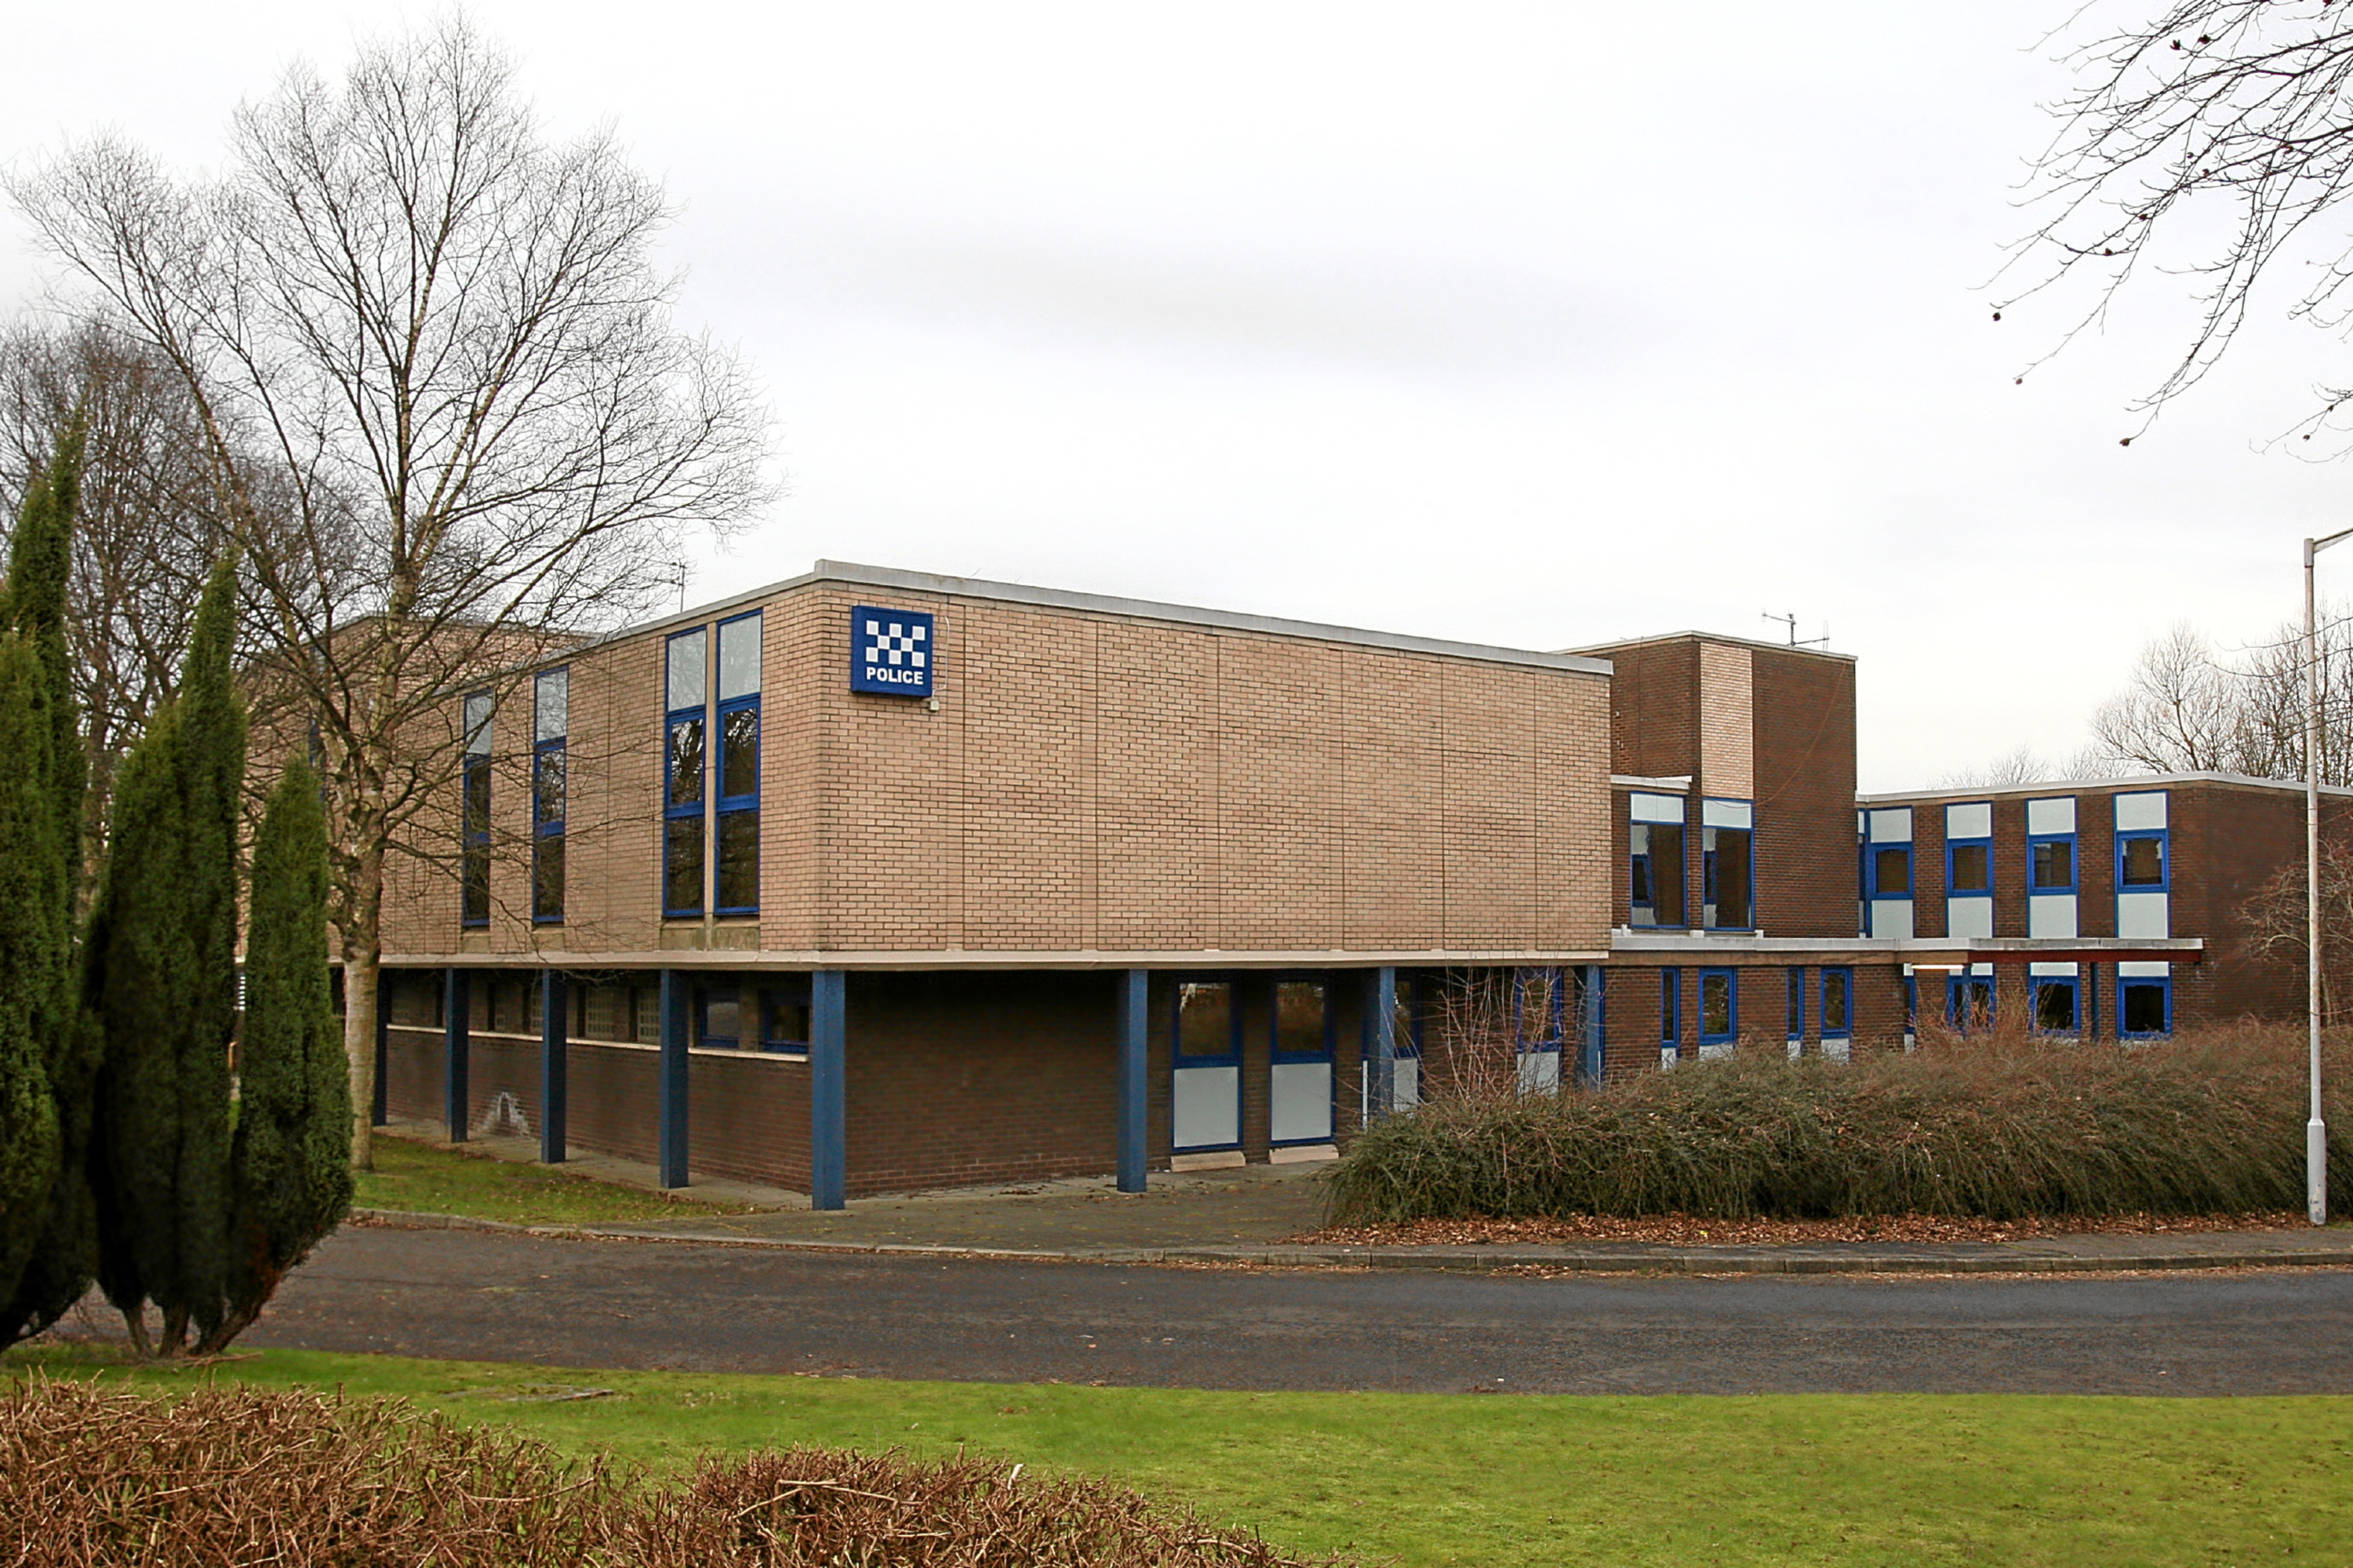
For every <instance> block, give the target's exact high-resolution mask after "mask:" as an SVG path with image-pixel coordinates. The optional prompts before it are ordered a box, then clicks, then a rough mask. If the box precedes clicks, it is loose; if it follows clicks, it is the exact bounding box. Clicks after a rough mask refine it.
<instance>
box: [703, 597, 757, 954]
mask: <svg viewBox="0 0 2353 1568" xmlns="http://www.w3.org/2000/svg"><path fill="white" fill-rule="evenodd" d="M718 763H719V787H718V789H717V790H716V791H715V793H716V794H717V795H718V797H719V822H718V836H719V864H718V869H717V875H716V878H715V882H714V885H715V888H716V895H715V898H714V906H715V907H716V909H717V910H718V912H719V913H720V914H722V915H754V914H757V913H758V912H759V908H760V612H759V611H758V610H756V609H755V610H754V611H752V612H751V613H750V614H748V615H739V616H735V617H734V618H733V619H732V620H723V621H721V622H720V623H719V747H718Z"/></svg>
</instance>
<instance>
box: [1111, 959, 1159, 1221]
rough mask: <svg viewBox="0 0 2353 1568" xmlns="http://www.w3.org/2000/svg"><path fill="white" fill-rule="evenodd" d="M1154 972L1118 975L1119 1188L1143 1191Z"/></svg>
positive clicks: (1123, 1190) (1140, 970)
mask: <svg viewBox="0 0 2353 1568" xmlns="http://www.w3.org/2000/svg"><path fill="white" fill-rule="evenodd" d="M1151 978H1152V977H1151V974H1150V972H1149V971H1148V970H1145V969H1129V970H1127V971H1125V972H1124V973H1123V974H1122V975H1121V976H1120V979H1119V1190H1120V1191H1121V1192H1143V1191H1144V1107H1145V1096H1144V1090H1145V1025H1146V1022H1147V1020H1148V1017H1149V1014H1148V1011H1147V1008H1146V1005H1145V999H1146V998H1147V997H1148V996H1149V995H1150V994H1151Z"/></svg>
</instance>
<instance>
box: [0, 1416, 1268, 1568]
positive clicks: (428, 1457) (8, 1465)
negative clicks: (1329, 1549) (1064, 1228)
mask: <svg viewBox="0 0 2353 1568" xmlns="http://www.w3.org/2000/svg"><path fill="white" fill-rule="evenodd" d="M1302 1561H1303V1560H1302V1559H1297V1558H1292V1557H1286V1556H1283V1555H1282V1554H1280V1553H1278V1552H1274V1551H1273V1550H1272V1549H1271V1548H1270V1547H1268V1546H1267V1545H1266V1544H1265V1543H1264V1542H1261V1541H1259V1540H1258V1539H1256V1538H1255V1537H1254V1536H1250V1535H1248V1534H1238V1533H1235V1532H1231V1531H1225V1532H1220V1531H1212V1530H1209V1529H1208V1528H1206V1527H1204V1526H1202V1525H1201V1524H1199V1523H1198V1521H1196V1520H1194V1519H1193V1518H1192V1517H1191V1516H1190V1515H1189V1514H1186V1513H1183V1512H1180V1511H1176V1510H1168V1509H1165V1508H1159V1507H1155V1506H1153V1505H1150V1504H1147V1503H1146V1502H1145V1501H1144V1499H1140V1498H1138V1497H1136V1496H1135V1495H1134V1493H1131V1492H1126V1491H1123V1490H1120V1489H1117V1488H1114V1487H1111V1486H1108V1485H1105V1484H1104V1483H1102V1482H1099V1481H1084V1480H1038V1479H1029V1480H1025V1479H1022V1478H1021V1476H1020V1467H1018V1466H1016V1467H1007V1466H1004V1465H999V1464H996V1463H993V1462H985V1461H981V1460H976V1459H965V1458H962V1457H959V1458H955V1459H951V1460H943V1461H939V1462H935V1463H928V1464H926V1463H918V1462H916V1461H913V1460H911V1459H908V1458H906V1457H903V1456H901V1455H898V1454H895V1453H893V1454H885V1455H881V1456H871V1455H860V1454H854V1453H841V1452H835V1451H831V1450H828V1449H822V1448H793V1449H788V1450H786V1451H784V1452H770V1453H762V1454H755V1455H754V1456H752V1457H749V1458H745V1459H740V1460H734V1461H719V1460H709V1461H706V1462H705V1463H704V1464H703V1465H702V1467H701V1468H699V1469H698V1470H697V1471H696V1472H695V1473H694V1475H693V1476H692V1477H691V1478H689V1479H688V1480H686V1481H685V1482H683V1483H681V1484H677V1485H656V1484H652V1483H649V1482H646V1481H643V1480H639V1479H637V1478H628V1477H623V1476H620V1475H617V1474H616V1472H614V1471H613V1470H612V1469H611V1467H608V1466H607V1465H605V1464H604V1463H602V1462H600V1461H596V1462H589V1463H585V1464H583V1463H576V1462H574V1461H570V1460H566V1459H565V1458H563V1457H560V1456H558V1455H557V1454H556V1453H555V1452H554V1450H553V1449H551V1448H549V1447H547V1446H545V1445H544V1444H542V1443H538V1442H536V1441H533V1440H532V1439H530V1438H525V1437H519V1436H512V1435H511V1434H507V1433H503V1432H501V1431H498V1430H496V1429H495V1428H491V1427H480V1426H465V1425H456V1424H453V1423H451V1422H449V1421H447V1420H445V1419H444V1418H442V1417H440V1416H438V1415H429V1414H419V1413H418V1412H417V1411H416V1410H415V1409H414V1408H413V1407H411V1406H409V1405H407V1404H404V1403H402V1402H400V1401H396V1400H375V1401H366V1402H346V1401H344V1400H342V1399H340V1398H338V1399H328V1398H323V1397H322V1396H319V1395H316V1394H311V1393H261V1392H257V1391H254V1390H248V1389H208V1390H205V1391H201V1392H198V1393H190V1394H188V1395H186V1396H185V1397H184V1398H180V1399H176V1400H172V1399H164V1398H159V1397H154V1396H151V1395H143V1394H139V1393H131V1392H128V1391H124V1390H120V1389H107V1388H103V1387H100V1386H98V1385H95V1384H92V1383H81V1382H74V1381H56V1380H49V1379H45V1378H36V1379H34V1380H32V1381H30V1382H28V1383H22V1384H20V1385H19V1386H18V1387H16V1389H15V1390H14V1391H12V1392H11V1393H9V1395H8V1396H7V1397H6V1398H5V1400H0V1563H6V1564H11V1565H14V1564H31V1563H39V1564H42V1565H44V1568H97V1565H99V1564H105V1565H107V1568H179V1565H182V1564H199V1563H200V1564H205V1565H206V1568H216V1565H217V1568H247V1565H259V1564H262V1563H269V1564H274V1565H278V1568H375V1565H377V1564H385V1565H390V1564H401V1565H404V1568H406V1565H411V1564H426V1563H432V1564H450V1565H452V1568H456V1565H459V1564H462V1565H464V1568H525V1565H528V1568H540V1565H543V1564H544V1565H546V1568H556V1565H559V1564H561V1565H565V1568H569V1565H571V1564H587V1565H592V1568H755V1565H756V1568H797V1565H800V1564H811V1565H814V1564H818V1563H824V1564H828V1565H837V1568H1017V1565H1019V1568H1029V1565H1033V1564H1036V1565H1044V1568H1080V1565H1082V1564H1083V1565H1086V1568H1099V1565H1100V1568H1279V1565H1282V1564H1297V1563H1301V1562H1302Z"/></svg>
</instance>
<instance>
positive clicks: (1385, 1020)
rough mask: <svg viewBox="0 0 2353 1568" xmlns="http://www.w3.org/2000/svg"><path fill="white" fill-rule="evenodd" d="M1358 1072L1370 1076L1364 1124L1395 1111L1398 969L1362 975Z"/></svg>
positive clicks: (1389, 966) (1385, 967) (1391, 966)
mask: <svg viewBox="0 0 2353 1568" xmlns="http://www.w3.org/2000/svg"><path fill="white" fill-rule="evenodd" d="M1361 1054H1362V1056H1363V1066H1362V1067H1361V1068H1360V1070H1361V1071H1364V1072H1368V1073H1370V1074H1371V1075H1373V1083H1372V1094H1371V1095H1370V1096H1369V1097H1368V1098H1369V1099H1370V1100H1371V1102H1372V1112H1371V1115H1370V1116H1368V1117H1366V1120H1367V1121H1370V1120H1373V1119H1374V1118H1379V1117H1385V1116H1387V1115H1388V1114H1389V1113H1390V1112H1391V1111H1393V1110H1395V1109H1397V966H1396V965H1394V964H1384V965H1382V966H1381V967H1380V968H1378V969H1372V970H1368V971H1367V972H1366V975H1365V1044H1364V1049H1363V1052H1362V1053H1361Z"/></svg>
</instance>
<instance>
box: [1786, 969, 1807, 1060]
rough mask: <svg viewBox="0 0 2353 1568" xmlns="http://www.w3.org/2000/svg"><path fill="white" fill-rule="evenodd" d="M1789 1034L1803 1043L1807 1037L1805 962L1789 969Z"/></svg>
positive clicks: (1792, 1038) (1791, 1037)
mask: <svg viewBox="0 0 2353 1568" xmlns="http://www.w3.org/2000/svg"><path fill="white" fill-rule="evenodd" d="M1788 1036H1789V1038H1790V1039H1791V1040H1794V1041H1798V1042H1799V1043H1801V1044H1802V1043H1803V1042H1804V1040H1805V1038H1806V969H1805V966H1804V965H1803V964H1796V965H1792V966H1791V967H1790V969H1789V998H1788Z"/></svg>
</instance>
